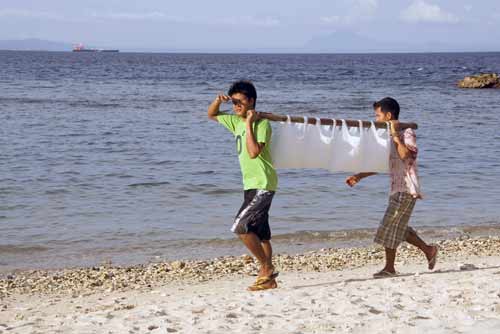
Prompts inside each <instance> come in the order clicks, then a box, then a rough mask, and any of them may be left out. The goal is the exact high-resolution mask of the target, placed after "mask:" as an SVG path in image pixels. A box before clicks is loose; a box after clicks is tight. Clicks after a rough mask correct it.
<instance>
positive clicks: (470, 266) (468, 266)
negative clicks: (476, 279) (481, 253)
mask: <svg viewBox="0 0 500 334" xmlns="http://www.w3.org/2000/svg"><path fill="white" fill-rule="evenodd" d="M476 269H478V267H476V266H475V265H473V264H472V263H466V264H462V265H461V266H460V270H462V271H468V270H476Z"/></svg>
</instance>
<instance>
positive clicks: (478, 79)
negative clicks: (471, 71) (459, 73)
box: [458, 73, 500, 88]
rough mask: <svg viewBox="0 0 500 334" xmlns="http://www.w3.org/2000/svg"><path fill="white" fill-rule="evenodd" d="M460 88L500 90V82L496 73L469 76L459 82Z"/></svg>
mask: <svg viewBox="0 0 500 334" xmlns="http://www.w3.org/2000/svg"><path fill="white" fill-rule="evenodd" d="M458 87H460V88H500V80H499V79H498V74H496V73H485V74H479V75H473V76H467V77H465V78H464V79H463V80H460V81H459V82H458Z"/></svg>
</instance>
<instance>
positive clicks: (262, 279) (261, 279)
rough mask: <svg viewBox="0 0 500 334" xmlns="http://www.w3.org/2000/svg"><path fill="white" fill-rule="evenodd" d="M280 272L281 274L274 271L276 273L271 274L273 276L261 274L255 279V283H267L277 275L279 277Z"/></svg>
mask: <svg viewBox="0 0 500 334" xmlns="http://www.w3.org/2000/svg"><path fill="white" fill-rule="evenodd" d="M279 274H280V273H279V272H274V273H272V274H271V276H259V277H257V279H256V280H255V283H254V285H259V284H265V283H267V282H269V281H272V280H274V279H275V278H276V277H278V275H279Z"/></svg>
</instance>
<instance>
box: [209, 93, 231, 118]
mask: <svg viewBox="0 0 500 334" xmlns="http://www.w3.org/2000/svg"><path fill="white" fill-rule="evenodd" d="M230 99H231V98H230V97H229V96H227V95H222V94H219V95H217V97H216V98H215V99H214V100H213V101H212V103H210V105H209V106H208V112H207V115H208V118H209V119H211V120H213V121H217V115H218V114H219V107H220V105H221V104H222V102H227V101H229V100H230Z"/></svg>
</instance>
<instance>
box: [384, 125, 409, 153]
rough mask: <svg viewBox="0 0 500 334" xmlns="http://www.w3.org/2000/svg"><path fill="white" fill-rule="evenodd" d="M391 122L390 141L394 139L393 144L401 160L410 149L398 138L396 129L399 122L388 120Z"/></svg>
mask: <svg viewBox="0 0 500 334" xmlns="http://www.w3.org/2000/svg"><path fill="white" fill-rule="evenodd" d="M389 123H390V124H391V137H392V141H394V145H395V146H396V150H397V152H398V155H399V157H400V158H401V160H405V159H407V158H408V157H410V155H411V151H410V150H409V149H408V147H406V145H405V144H404V143H403V142H402V141H401V139H399V135H398V129H399V122H398V121H390V122H389Z"/></svg>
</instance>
